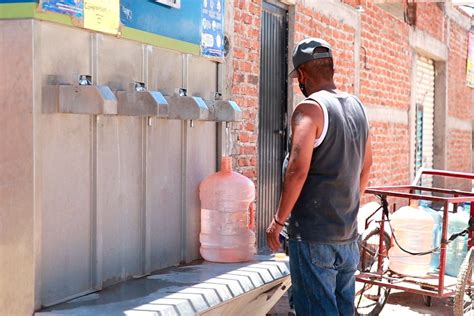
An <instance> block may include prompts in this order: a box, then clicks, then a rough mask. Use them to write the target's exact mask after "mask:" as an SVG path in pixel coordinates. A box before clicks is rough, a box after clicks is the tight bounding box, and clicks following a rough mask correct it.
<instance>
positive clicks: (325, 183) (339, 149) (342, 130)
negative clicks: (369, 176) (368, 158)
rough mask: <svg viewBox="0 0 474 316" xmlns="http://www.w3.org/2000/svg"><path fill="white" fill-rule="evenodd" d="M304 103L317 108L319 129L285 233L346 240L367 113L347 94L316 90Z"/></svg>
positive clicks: (351, 228) (351, 231)
mask: <svg viewBox="0 0 474 316" xmlns="http://www.w3.org/2000/svg"><path fill="white" fill-rule="evenodd" d="M306 100H314V101H316V102H317V103H319V104H320V105H321V107H322V109H323V113H324V121H325V123H324V125H325V126H324V128H323V131H322V135H321V137H320V138H318V139H317V140H316V141H315V148H314V149H313V155H312V158H311V166H310V169H309V172H308V177H307V178H306V182H305V183H304V186H303V189H302V191H301V194H300V196H299V198H298V200H297V202H296V204H295V206H294V208H293V211H292V212H291V218H290V220H289V227H288V234H289V237H290V239H295V240H305V241H314V242H319V243H347V242H351V241H353V240H355V239H356V238H357V213H358V211H359V199H360V193H359V190H360V173H361V171H362V167H363V163H364V155H365V144H366V142H367V137H368V130H369V127H368V120H367V115H366V113H365V110H364V107H363V105H362V103H361V102H360V101H359V99H357V98H356V97H355V96H352V95H350V94H347V93H337V94H336V93H331V92H329V91H326V90H322V91H318V92H316V93H314V94H312V95H311V96H309V97H308V98H307V99H306ZM303 102H304V101H303Z"/></svg>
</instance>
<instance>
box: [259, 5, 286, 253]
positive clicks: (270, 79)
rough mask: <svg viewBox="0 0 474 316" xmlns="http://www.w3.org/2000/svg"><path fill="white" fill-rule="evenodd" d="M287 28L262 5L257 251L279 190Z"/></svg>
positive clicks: (275, 11) (280, 14)
mask: <svg viewBox="0 0 474 316" xmlns="http://www.w3.org/2000/svg"><path fill="white" fill-rule="evenodd" d="M287 25H288V22H287V12H286V10H284V9H281V8H280V7H277V6H275V5H272V4H269V3H266V2H263V8H262V29H261V45H262V46H261V55H260V74H261V75H260V109H259V129H258V157H259V160H258V161H259V163H258V197H257V212H256V223H257V236H258V247H259V248H262V247H264V246H265V245H266V240H265V228H266V226H267V225H268V223H269V222H270V220H271V218H272V216H273V214H274V212H275V210H276V208H277V206H278V199H279V196H280V190H281V182H282V175H281V167H282V161H283V155H284V150H285V146H286V112H287V78H288V76H287V69H288V67H287V50H288V38H287V34H288V28H287Z"/></svg>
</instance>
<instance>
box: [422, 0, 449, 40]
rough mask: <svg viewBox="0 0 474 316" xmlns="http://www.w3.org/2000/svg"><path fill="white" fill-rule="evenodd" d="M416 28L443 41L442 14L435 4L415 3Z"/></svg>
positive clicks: (438, 6)
mask: <svg viewBox="0 0 474 316" xmlns="http://www.w3.org/2000/svg"><path fill="white" fill-rule="evenodd" d="M416 28H417V29H418V30H422V31H424V32H426V33H428V34H430V35H431V36H433V37H435V38H437V39H439V40H440V41H444V36H443V35H444V13H443V11H442V9H441V8H440V5H439V4H437V3H417V5H416Z"/></svg>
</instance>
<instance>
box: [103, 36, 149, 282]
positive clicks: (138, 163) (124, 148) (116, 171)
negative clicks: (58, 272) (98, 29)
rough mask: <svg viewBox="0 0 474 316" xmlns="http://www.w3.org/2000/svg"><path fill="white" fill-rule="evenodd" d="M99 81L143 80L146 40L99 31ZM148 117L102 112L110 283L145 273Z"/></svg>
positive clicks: (124, 84)
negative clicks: (143, 130) (145, 133)
mask: <svg viewBox="0 0 474 316" xmlns="http://www.w3.org/2000/svg"><path fill="white" fill-rule="evenodd" d="M97 50H98V57H97V58H98V84H105V85H109V86H110V87H111V88H112V89H118V90H126V89H128V87H129V85H130V83H132V82H134V81H139V82H143V79H144V78H143V45H142V44H139V43H135V42H131V41H126V40H117V39H116V38H113V37H109V36H102V35H98V48H97ZM143 124H144V119H143V118H137V117H124V116H119V117H109V116H100V117H99V122H98V125H97V133H98V148H97V155H98V156H97V213H98V216H100V217H101V224H100V227H99V228H98V234H99V235H100V236H101V239H102V249H103V250H102V263H103V265H102V279H103V282H104V285H109V284H112V283H116V282H119V281H120V280H123V279H126V278H129V277H132V276H135V275H140V274H143V272H144V251H143V250H144V240H145V237H144V236H145V231H144V229H145V225H144V216H145V210H144V208H145V205H144V170H143V162H144V159H143V158H144V156H143V148H142V146H143V145H142V144H143V136H144V135H143V132H142V129H143Z"/></svg>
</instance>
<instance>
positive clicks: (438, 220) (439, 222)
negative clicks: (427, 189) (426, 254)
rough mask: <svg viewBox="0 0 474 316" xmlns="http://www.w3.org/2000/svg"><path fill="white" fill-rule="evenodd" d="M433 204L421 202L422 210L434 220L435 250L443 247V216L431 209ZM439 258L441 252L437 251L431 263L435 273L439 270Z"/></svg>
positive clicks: (431, 268) (432, 270)
mask: <svg viewBox="0 0 474 316" xmlns="http://www.w3.org/2000/svg"><path fill="white" fill-rule="evenodd" d="M430 205H431V202H429V201H420V208H422V209H423V210H424V211H426V212H427V213H428V214H430V215H431V217H432V218H433V220H434V227H433V248H437V247H438V248H439V247H440V245H441V236H442V229H443V216H442V215H441V213H440V212H437V211H435V210H433V209H432V208H430ZM439 257H440V250H439V249H438V250H436V251H434V252H433V255H432V256H431V262H430V270H431V272H434V271H435V270H437V269H438V268H439Z"/></svg>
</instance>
